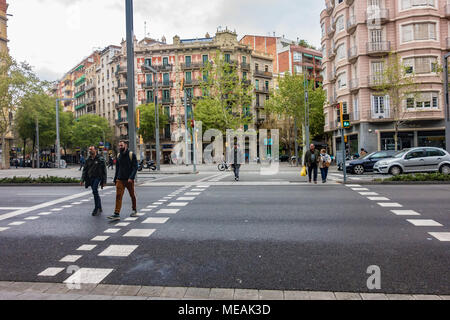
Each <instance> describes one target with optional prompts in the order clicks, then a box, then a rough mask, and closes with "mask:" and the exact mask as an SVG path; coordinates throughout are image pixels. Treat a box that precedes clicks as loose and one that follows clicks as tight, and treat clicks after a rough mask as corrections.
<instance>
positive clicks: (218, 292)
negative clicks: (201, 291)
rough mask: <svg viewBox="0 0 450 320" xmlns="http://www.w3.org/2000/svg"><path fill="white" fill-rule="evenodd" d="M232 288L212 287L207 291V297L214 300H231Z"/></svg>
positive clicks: (232, 295)
mask: <svg viewBox="0 0 450 320" xmlns="http://www.w3.org/2000/svg"><path fill="white" fill-rule="evenodd" d="M233 297H234V289H220V288H213V289H211V292H210V293H209V298H210V299H214V300H233Z"/></svg>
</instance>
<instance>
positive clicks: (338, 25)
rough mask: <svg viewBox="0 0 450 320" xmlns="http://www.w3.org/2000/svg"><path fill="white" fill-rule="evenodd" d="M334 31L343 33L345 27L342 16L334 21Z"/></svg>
mask: <svg viewBox="0 0 450 320" xmlns="http://www.w3.org/2000/svg"><path fill="white" fill-rule="evenodd" d="M336 29H337V32H340V31H343V30H344V29H345V27H344V16H343V15H342V16H339V17H338V18H337V19H336Z"/></svg>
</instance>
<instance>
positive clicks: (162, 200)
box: [158, 199, 167, 202]
mask: <svg viewBox="0 0 450 320" xmlns="http://www.w3.org/2000/svg"><path fill="white" fill-rule="evenodd" d="M158 201H159V202H167V200H166V199H161V200H158Z"/></svg>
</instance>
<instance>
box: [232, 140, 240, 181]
mask: <svg viewBox="0 0 450 320" xmlns="http://www.w3.org/2000/svg"><path fill="white" fill-rule="evenodd" d="M233 152H234V161H233V171H234V180H236V181H239V170H240V169H241V165H240V164H239V146H238V144H237V143H235V145H234V148H233Z"/></svg>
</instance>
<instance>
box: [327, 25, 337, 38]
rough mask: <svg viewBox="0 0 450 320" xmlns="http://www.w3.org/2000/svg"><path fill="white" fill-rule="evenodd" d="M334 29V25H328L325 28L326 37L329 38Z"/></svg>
mask: <svg viewBox="0 0 450 320" xmlns="http://www.w3.org/2000/svg"><path fill="white" fill-rule="evenodd" d="M335 31H336V28H335V27H334V26H332V25H329V26H328V28H327V35H328V37H330V38H331V37H332V36H333V35H334V33H335Z"/></svg>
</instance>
